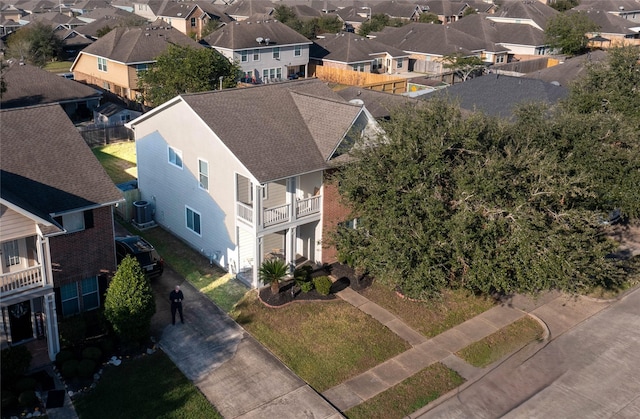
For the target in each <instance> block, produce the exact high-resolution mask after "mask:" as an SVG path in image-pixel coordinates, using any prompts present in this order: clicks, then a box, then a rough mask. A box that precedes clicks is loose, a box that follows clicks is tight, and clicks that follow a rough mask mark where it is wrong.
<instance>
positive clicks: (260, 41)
mask: <svg viewBox="0 0 640 419" xmlns="http://www.w3.org/2000/svg"><path fill="white" fill-rule="evenodd" d="M262 41H264V39H262V38H261V37H257V38H256V42H257V43H259V44H261V43H262Z"/></svg>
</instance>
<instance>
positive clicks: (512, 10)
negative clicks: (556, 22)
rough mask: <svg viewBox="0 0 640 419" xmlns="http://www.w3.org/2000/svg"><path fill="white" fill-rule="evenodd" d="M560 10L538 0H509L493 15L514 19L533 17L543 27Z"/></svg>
mask: <svg viewBox="0 0 640 419" xmlns="http://www.w3.org/2000/svg"><path fill="white" fill-rule="evenodd" d="M558 13H560V12H558V11H557V10H556V9H554V8H553V7H550V6H547V5H546V4H544V3H542V2H539V1H536V0H525V1H522V0H507V1H505V2H504V3H502V4H501V5H500V7H499V8H498V10H497V11H496V12H495V14H494V15H493V16H495V17H506V18H512V19H531V20H532V21H534V22H535V23H536V24H537V25H538V26H540V27H541V28H542V29H544V28H546V27H547V22H548V21H549V19H551V18H552V17H554V16H556V15H557V14H558Z"/></svg>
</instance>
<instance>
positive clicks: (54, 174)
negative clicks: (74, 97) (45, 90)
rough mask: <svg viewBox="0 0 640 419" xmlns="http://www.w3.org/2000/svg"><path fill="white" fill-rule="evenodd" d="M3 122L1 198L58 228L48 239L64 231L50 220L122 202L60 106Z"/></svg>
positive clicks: (15, 114)
mask: <svg viewBox="0 0 640 419" xmlns="http://www.w3.org/2000/svg"><path fill="white" fill-rule="evenodd" d="M0 121H1V124H2V141H1V142H0V173H1V178H0V182H1V183H2V188H1V189H0V191H1V192H0V196H2V199H4V200H7V201H8V202H10V203H12V204H13V205H16V206H18V207H20V208H22V209H24V210H25V211H28V212H29V213H31V214H34V215H36V216H38V217H40V218H41V219H43V220H46V221H49V222H51V223H52V224H54V226H42V227H43V230H44V231H45V234H48V233H52V232H55V231H59V230H60V229H59V228H58V227H56V226H55V222H54V221H53V219H52V216H51V214H55V213H63V212H66V211H72V210H78V209H84V208H91V207H97V206H102V205H106V204H113V203H115V202H119V201H121V200H122V193H121V192H120V191H119V190H118V189H117V188H116V187H115V185H114V184H113V182H112V181H111V179H110V178H109V176H108V175H107V173H106V172H105V170H104V168H103V167H102V166H101V165H100V163H99V162H98V160H97V159H96V158H95V156H94V155H93V153H92V152H91V149H90V148H89V146H88V145H87V144H86V142H85V141H84V139H83V138H82V136H81V135H80V133H79V132H78V130H77V129H76V127H75V126H74V125H73V123H72V122H71V120H69V118H68V117H67V115H66V114H65V113H64V111H63V110H62V108H61V107H60V106H59V105H46V106H36V107H31V108H21V109H3V110H1V111H0ZM52 133H55V135H52ZM70 156H73V158H70Z"/></svg>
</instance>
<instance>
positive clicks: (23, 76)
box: [0, 61, 102, 109]
mask: <svg viewBox="0 0 640 419" xmlns="http://www.w3.org/2000/svg"><path fill="white" fill-rule="evenodd" d="M4 80H5V82H6V85H7V91H6V92H4V93H3V94H2V99H0V103H1V104H2V108H3V109H7V108H19V107H25V106H35V105H42V104H46V103H69V102H80V101H85V100H87V99H92V98H95V99H99V98H100V97H101V96H102V93H100V92H99V91H97V90H95V89H93V88H91V87H89V86H87V85H84V84H82V83H78V82H76V81H73V80H68V79H66V78H64V77H60V76H58V75H56V74H54V73H50V72H48V71H46V70H43V69H41V68H38V67H35V66H32V65H30V64H23V65H20V63H19V62H18V61H14V62H12V63H11V64H9V66H8V68H7V69H6V70H5V74H4Z"/></svg>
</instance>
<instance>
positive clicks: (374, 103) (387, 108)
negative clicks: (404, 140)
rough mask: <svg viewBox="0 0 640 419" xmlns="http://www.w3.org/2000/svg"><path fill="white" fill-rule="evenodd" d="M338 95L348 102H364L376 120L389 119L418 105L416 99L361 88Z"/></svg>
mask: <svg viewBox="0 0 640 419" xmlns="http://www.w3.org/2000/svg"><path fill="white" fill-rule="evenodd" d="M338 94H339V95H340V96H341V97H342V98H343V99H344V100H346V101H354V102H352V103H358V101H362V102H363V103H364V106H365V107H366V108H367V110H368V111H369V113H370V114H371V115H372V116H373V117H374V118H376V119H388V118H389V117H390V116H391V114H392V113H393V112H394V111H396V110H399V109H401V108H402V107H404V106H407V105H414V104H416V103H417V101H416V99H412V98H409V97H406V96H402V95H394V94H392V93H387V92H379V91H377V90H371V89H363V88H362V87H359V86H350V87H347V88H345V89H342V90H338Z"/></svg>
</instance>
